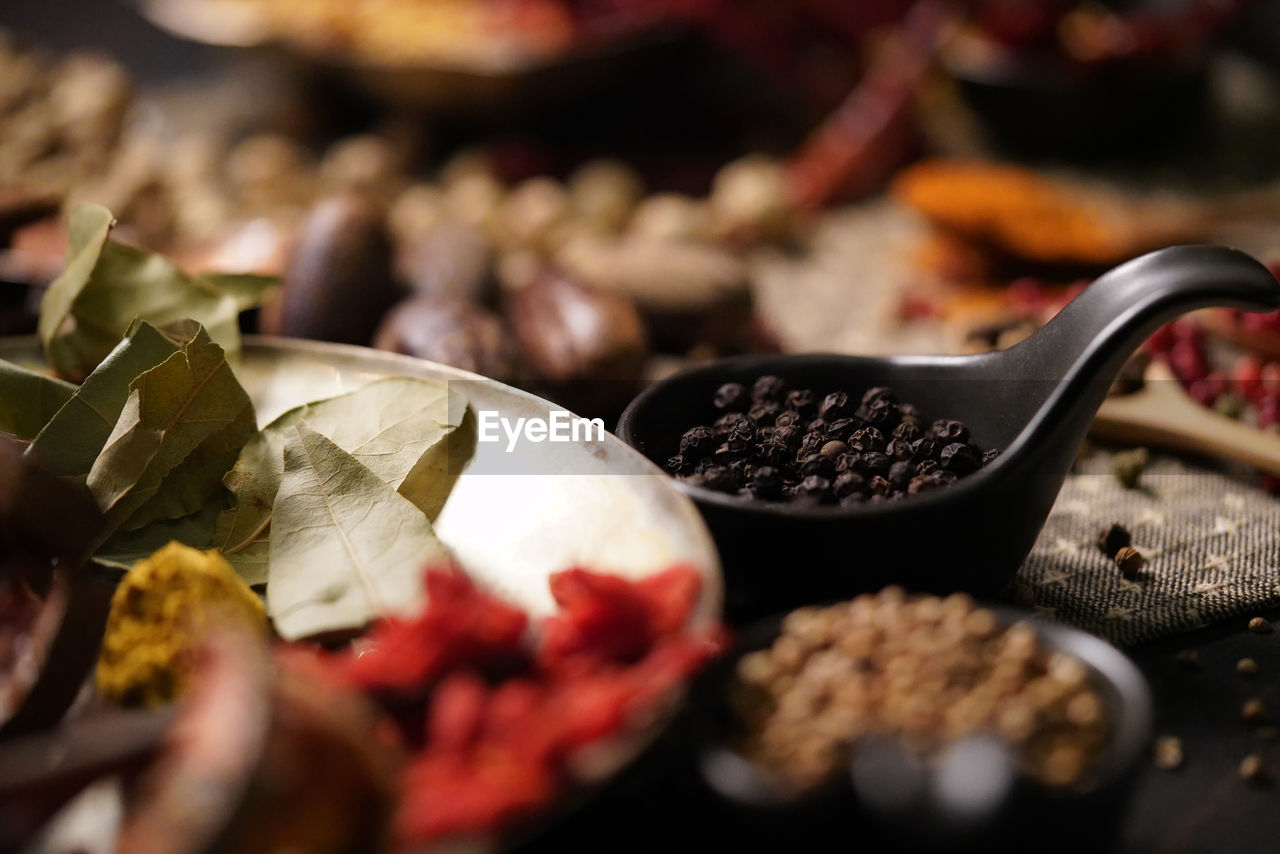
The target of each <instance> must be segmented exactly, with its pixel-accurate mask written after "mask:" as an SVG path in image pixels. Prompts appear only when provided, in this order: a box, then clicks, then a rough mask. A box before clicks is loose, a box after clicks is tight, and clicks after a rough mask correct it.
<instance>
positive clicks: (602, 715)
mask: <svg viewBox="0 0 1280 854" xmlns="http://www.w3.org/2000/svg"><path fill="white" fill-rule="evenodd" d="M426 584H427V590H428V597H429V599H428V604H427V608H426V611H425V612H424V613H423V614H422V615H421V616H419V617H415V618H411V619H389V620H384V621H382V622H381V623H379V624H378V626H376V627H375V629H374V630H373V632H372V633H371V634H370V636H369V640H368V649H367V650H365V651H364V652H363V654H360V655H353V654H343V655H339V656H333V657H329V660H330V661H331V662H335V664H336V667H335V670H336V671H337V672H338V673H339V674H341V675H342V677H343V678H344V679H346V680H347V681H348V682H354V683H355V684H357V685H359V686H362V687H364V688H365V689H366V690H368V691H370V692H371V693H373V694H374V695H375V696H376V697H378V698H380V699H383V700H384V701H388V707H389V709H391V710H393V711H394V713H395V716H396V719H397V721H398V722H399V724H400V726H401V727H402V731H403V732H405V733H406V734H407V735H408V737H409V739H410V740H413V739H415V738H416V737H417V733H419V732H420V733H422V738H423V743H422V748H421V751H420V752H419V753H418V756H417V758H416V759H415V760H414V761H413V762H412V763H411V765H410V767H409V768H408V769H407V771H406V772H405V775H404V777H403V779H402V781H401V803H400V809H399V812H398V814H397V832H398V835H399V838H400V840H401V841H402V842H405V843H410V844H421V843H426V842H430V841H432V840H436V839H440V838H443V837H450V836H465V835H478V834H487V833H493V832H495V831H500V830H502V829H504V828H506V827H507V826H509V825H510V824H511V823H512V822H515V821H518V820H520V819H522V818H525V817H527V816H529V815H530V814H531V813H533V812H536V811H537V810H538V809H539V808H540V807H542V806H544V805H545V804H547V803H548V802H549V801H551V800H552V799H553V798H554V797H556V796H557V795H558V794H559V792H560V791H561V790H562V789H563V788H565V787H566V786H568V785H569V784H570V779H569V776H568V772H567V770H566V760H567V758H568V757H569V755H570V754H572V753H573V752H574V751H575V750H578V749H580V748H583V747H585V746H586V745H589V744H592V743H594V742H597V741H599V740H600V739H602V738H605V737H607V736H609V735H611V734H614V733H616V732H618V731H619V730H622V729H625V728H626V727H628V726H632V725H636V724H638V723H640V722H641V721H642V720H643V718H644V715H645V714H646V713H647V712H649V711H650V710H651V709H652V708H653V707H654V706H655V704H656V703H657V702H658V701H660V700H661V699H662V698H663V697H664V696H667V695H669V694H670V692H672V691H673V690H674V689H676V688H678V687H679V685H680V683H681V682H682V681H683V680H684V679H685V678H686V677H688V675H689V674H690V673H692V672H694V671H695V670H696V669H697V668H698V667H700V666H701V665H702V664H703V663H704V662H705V661H707V660H708V659H709V658H710V657H712V656H713V655H715V654H717V653H718V652H719V651H720V650H721V649H722V648H723V641H724V638H723V636H722V635H721V634H718V633H716V632H708V633H706V634H705V635H701V634H694V633H691V632H690V631H689V630H688V622H689V618H690V616H691V615H692V614H693V611H694V608H695V607H696V605H697V602H698V593H699V590H700V589H701V577H700V576H699V574H698V573H697V572H695V571H694V570H693V569H691V568H689V567H675V568H672V569H669V570H667V571H665V572H660V573H658V574H656V575H651V576H649V577H646V578H643V579H640V580H636V581H630V580H627V579H625V578H620V577H618V576H614V575H607V574H602V573H596V572H590V571H588V570H585V569H580V568H577V569H570V570H567V571H565V572H561V573H557V574H556V575H554V576H552V577H551V579H550V584H551V592H552V596H553V597H554V598H555V600H556V602H557V603H558V604H559V606H560V611H559V612H558V613H557V614H555V615H554V616H551V617H548V618H546V619H545V620H544V621H543V623H542V625H541V627H540V628H541V636H542V638H543V640H542V643H541V645H540V646H539V648H538V649H537V650H536V652H534V651H531V650H529V649H528V648H526V647H525V646H524V644H523V636H524V631H525V628H526V625H527V619H526V617H525V615H524V614H523V613H522V612H520V611H518V610H516V609H515V608H513V607H511V606H510V605H507V604H506V603H504V602H501V601H499V600H497V599H495V598H493V597H491V596H488V595H487V594H485V593H483V592H481V591H479V590H477V589H476V587H475V586H474V585H473V584H472V583H471V582H470V581H469V580H467V579H466V577H465V576H463V575H461V574H460V573H458V572H456V571H452V570H451V569H444V570H431V571H429V572H428V573H427V579H426ZM495 664H501V665H502V667H501V668H497V667H494V666H493V665H495Z"/></svg>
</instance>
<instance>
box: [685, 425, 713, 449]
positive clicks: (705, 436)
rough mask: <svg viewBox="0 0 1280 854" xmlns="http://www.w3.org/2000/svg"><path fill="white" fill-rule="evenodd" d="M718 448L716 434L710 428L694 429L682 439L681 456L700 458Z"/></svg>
mask: <svg viewBox="0 0 1280 854" xmlns="http://www.w3.org/2000/svg"><path fill="white" fill-rule="evenodd" d="M715 446H716V434H715V432H714V431H712V430H711V428H709V427H694V428H693V429H692V430H689V431H687V432H686V433H685V434H684V435H683V436H681V437H680V454H681V456H699V455H701V454H704V453H706V452H707V451H709V450H711V449H712V448H714V447H715Z"/></svg>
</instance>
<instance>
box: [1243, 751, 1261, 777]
mask: <svg viewBox="0 0 1280 854" xmlns="http://www.w3.org/2000/svg"><path fill="white" fill-rule="evenodd" d="M1266 774H1267V769H1266V766H1265V765H1263V764H1262V757H1261V756H1259V755H1258V754H1256V753H1250V754H1249V755H1248V756H1246V757H1245V758H1244V759H1242V760H1240V779H1241V780H1245V781H1246V782H1249V783H1257V782H1259V781H1261V780H1262V779H1263V778H1264V777H1266Z"/></svg>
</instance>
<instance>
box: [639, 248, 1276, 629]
mask: <svg viewBox="0 0 1280 854" xmlns="http://www.w3.org/2000/svg"><path fill="white" fill-rule="evenodd" d="M1209 306H1227V307H1232V308H1240V309H1245V310H1249V311H1270V310H1275V309H1277V308H1280V282H1277V281H1276V279H1275V278H1274V277H1273V276H1272V275H1271V274H1270V273H1269V272H1268V271H1267V270H1266V268H1265V267H1263V266H1262V265H1261V264H1259V263H1258V262H1257V261H1255V260H1253V259H1252V258H1250V257H1249V256H1247V255H1245V254H1243V253H1241V252H1237V251H1235V250H1232V249H1226V248H1223V247H1216V246H1180V247H1174V248H1170V249H1162V250H1160V251H1158V252H1152V253H1150V254H1148V255H1144V256H1142V257H1141V258H1138V259H1136V260H1133V261H1130V262H1128V263H1126V264H1124V265H1122V266H1120V267H1117V268H1115V269H1114V270H1112V271H1110V272H1109V273H1107V274H1106V275H1104V276H1102V277H1101V278H1099V279H1098V280H1097V281H1096V282H1094V283H1093V284H1092V285H1091V286H1090V287H1089V288H1087V289H1086V290H1085V291H1084V292H1083V293H1082V294H1081V295H1080V296H1078V297H1077V298H1076V299H1074V300H1072V302H1071V303H1069V304H1068V305H1067V306H1066V307H1065V308H1064V309H1063V310H1062V311H1061V312H1060V313H1059V314H1058V316H1057V317H1055V318H1054V319H1053V320H1052V321H1051V322H1050V323H1049V324H1047V325H1046V326H1045V327H1044V328H1043V329H1041V330H1040V331H1039V332H1037V333H1036V334H1034V335H1032V336H1031V337H1030V338H1028V339H1026V340H1025V341H1023V342H1022V343H1020V344H1017V345H1016V346H1014V347H1011V348H1009V349H1008V350H1003V351H999V352H994V353H984V354H980V355H974V356H897V357H886V358H868V357H861V356H839V355H799V356H791V355H784V356H750V357H744V358H735V359H725V360H722V361H716V362H712V363H709V364H706V365H703V366H700V367H697V368H694V369H691V370H688V371H685V372H683V373H680V374H677V375H675V376H673V377H670V378H668V379H666V380H664V381H662V382H660V383H657V384H656V385H654V386H653V387H651V388H649V389H648V390H646V391H645V392H644V393H642V394H641V395H640V396H639V397H637V398H636V399H635V400H634V401H632V403H631V405H630V406H629V407H627V410H626V412H624V413H623V415H622V419H621V421H620V422H619V425H618V435H619V436H621V437H622V439H623V440H624V441H625V442H627V443H628V444H630V445H632V446H634V447H635V448H637V449H639V450H640V451H641V452H642V453H644V454H645V455H646V456H648V457H649V458H650V459H651V460H653V461H655V462H657V463H658V464H659V465H661V464H662V463H663V462H664V461H665V460H666V459H667V458H669V457H670V456H672V455H673V454H674V453H675V452H676V448H677V445H678V443H679V439H680V436H681V435H682V434H683V433H684V432H685V431H686V430H688V429H689V428H690V427H692V426H694V425H697V424H709V423H711V421H713V420H714V418H715V417H716V415H717V413H716V412H715V411H714V410H713V408H712V406H711V402H710V401H711V398H712V395H713V394H714V392H715V390H716V389H717V388H718V387H719V386H720V385H721V384H722V383H726V382H746V383H750V382H751V381H753V380H754V379H755V378H756V377H758V376H760V375H762V374H775V375H777V376H780V377H782V378H783V379H784V380H785V381H786V382H787V384H788V385H789V386H791V387H793V388H812V389H814V390H816V391H819V392H825V391H830V390H834V389H837V388H840V389H845V390H848V391H849V392H850V393H851V394H854V393H856V394H861V392H862V391H863V390H865V389H867V388H869V387H871V386H877V385H887V386H891V387H892V388H893V389H894V390H895V391H897V392H898V394H899V396H900V398H901V399H902V400H903V401H904V402H910V403H913V404H915V405H916V406H917V407H918V408H920V409H921V410H922V411H923V413H924V414H925V416H926V417H927V418H942V417H946V418H958V419H960V420H962V421H964V422H965V423H966V424H968V425H969V428H970V430H971V433H972V438H973V441H974V442H976V443H977V444H979V445H981V446H982V447H983V448H992V447H994V448H998V449H999V450H1000V456H999V457H998V458H997V459H996V460H995V461H994V462H992V463H991V464H990V465H988V466H987V467H986V468H984V469H982V470H981V471H978V472H976V473H974V474H972V475H970V476H968V477H966V478H964V479H962V480H960V481H959V482H957V483H955V484H954V485H952V486H949V487H947V488H945V489H938V490H935V491H933V492H930V493H924V494H920V495H915V496H911V497H909V498H907V499H906V500H903V501H900V502H895V503H884V504H866V505H858V506H855V507H826V506H823V507H802V506H798V505H793V504H785V503H770V502H761V501H754V500H751V499H748V498H742V497H738V496H735V495H728V494H724V493H718V492H713V491H711V490H708V489H704V488H701V487H697V486H692V485H690V484H687V483H684V482H678V485H679V487H680V488H681V489H683V490H684V491H685V492H687V493H688V494H689V495H690V496H691V497H692V498H693V499H694V501H695V502H696V503H697V505H698V507H699V509H700V510H701V511H702V514H703V517H704V518H705V519H706V521H707V524H708V526H709V527H710V528H711V531H712V534H713V535H714V537H715V540H716V544H717V546H718V547H719V549H720V555H721V558H722V561H723V563H724V567H725V576H726V581H727V584H728V589H729V601H728V607H729V613H730V616H731V617H733V618H734V619H737V620H741V619H744V618H747V617H752V616H757V615H761V614H765V613H770V612H776V611H778V610H780V609H782V608H785V607H789V606H792V605H796V604H800V603H804V602H819V601H826V600H831V599H838V598H844V597H847V596H850V595H852V594H855V593H859V592H862V591H867V590H875V589H879V588H880V587H882V586H884V585H885V584H889V583H898V584H902V585H904V586H906V587H909V588H911V589H918V590H929V591H934V592H939V593H945V592H950V591H955V590H964V591H967V592H970V593H974V594H977V595H982V596H991V595H993V594H996V593H998V592H999V591H1000V589H1001V588H1002V587H1003V586H1004V585H1005V584H1006V583H1007V582H1008V581H1009V580H1010V579H1011V578H1012V576H1013V573H1014V572H1015V571H1016V570H1017V568H1018V566H1019V564H1021V562H1022V560H1023V559H1024V558H1025V557H1026V556H1027V553H1028V552H1030V550H1031V546H1032V544H1033V543H1034V542H1035V540H1036V536H1037V535H1038V534H1039V532H1040V529H1041V527H1042V526H1043V525H1044V521H1045V519H1046V517H1047V516H1048V514H1049V510H1050V508H1051V507H1052V506H1053V502H1054V499H1055V498H1056V497H1057V494H1058V490H1059V489H1060V488H1061V487H1062V481H1063V478H1064V477H1065V476H1066V474H1067V471H1068V469H1070V467H1071V463H1072V461H1073V460H1074V459H1075V456H1076V453H1077V451H1078V449H1079V447H1080V443H1081V441H1082V440H1083V439H1084V436H1085V433H1086V432H1087V431H1088V429H1089V424H1090V422H1091V421H1092V420H1093V416H1094V413H1095V412H1096V411H1097V409H1098V407H1099V405H1100V404H1101V403H1102V401H1103V399H1104V398H1105V396H1106V393H1107V389H1108V387H1109V386H1110V385H1111V383H1112V381H1113V380H1114V378H1115V376H1116V374H1117V373H1118V371H1119V370H1120V367H1121V366H1122V365H1123V364H1124V361H1125V360H1126V359H1127V358H1128V357H1129V355H1130V354H1132V353H1133V351H1134V350H1136V349H1137V348H1138V346H1139V345H1140V344H1141V343H1142V342H1143V341H1144V340H1145V339H1146V338H1147V336H1149V335H1150V334H1151V333H1152V332H1153V331H1154V330H1155V329H1156V328H1157V327H1159V326H1160V325H1161V324H1164V323H1166V322H1168V321H1170V320H1172V319H1173V318H1175V317H1176V316H1178V315H1180V314H1183V313H1185V312H1188V311H1192V310H1194V309H1199V308H1205V307H1209ZM851 310H852V308H851Z"/></svg>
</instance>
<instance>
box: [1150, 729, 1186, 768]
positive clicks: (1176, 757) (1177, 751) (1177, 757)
mask: <svg viewBox="0 0 1280 854" xmlns="http://www.w3.org/2000/svg"><path fill="white" fill-rule="evenodd" d="M1154 753H1155V765H1156V767H1157V768H1159V769H1160V770H1161V771H1172V770H1174V769H1175V768H1178V767H1180V766H1181V765H1182V740H1181V739H1179V738H1175V737H1173V736H1171V735H1165V736H1161V737H1160V738H1157V739H1156V743H1155V748H1154Z"/></svg>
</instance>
